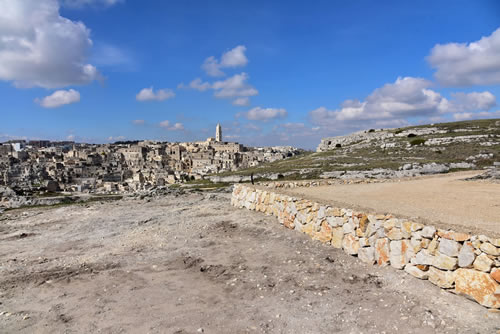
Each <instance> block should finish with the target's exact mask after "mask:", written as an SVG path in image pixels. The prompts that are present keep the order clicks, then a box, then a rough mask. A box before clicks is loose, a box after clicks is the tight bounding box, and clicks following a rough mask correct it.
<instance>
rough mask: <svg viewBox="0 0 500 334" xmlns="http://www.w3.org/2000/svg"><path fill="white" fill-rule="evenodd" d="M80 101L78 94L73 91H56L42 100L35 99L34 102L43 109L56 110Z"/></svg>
mask: <svg viewBox="0 0 500 334" xmlns="http://www.w3.org/2000/svg"><path fill="white" fill-rule="evenodd" d="M79 101H80V93H79V92H77V91H76V90H74V89H70V90H57V91H55V92H54V93H52V94H51V95H49V96H46V97H44V98H43V99H38V98H37V99H35V102H36V103H38V104H39V105H41V106H42V107H44V108H58V107H61V106H63V105H65V104H72V103H76V102H79Z"/></svg>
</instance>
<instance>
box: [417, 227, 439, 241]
mask: <svg viewBox="0 0 500 334" xmlns="http://www.w3.org/2000/svg"><path fill="white" fill-rule="evenodd" d="M420 233H421V234H422V237H424V238H429V239H432V238H434V234H435V233H436V228H435V227H434V226H425V227H424V228H423V229H422V231H421V232H420Z"/></svg>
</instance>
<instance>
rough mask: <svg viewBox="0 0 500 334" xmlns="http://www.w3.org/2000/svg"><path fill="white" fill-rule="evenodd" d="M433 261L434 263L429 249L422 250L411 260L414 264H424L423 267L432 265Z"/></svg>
mask: <svg viewBox="0 0 500 334" xmlns="http://www.w3.org/2000/svg"><path fill="white" fill-rule="evenodd" d="M433 261H434V256H433V255H431V254H430V253H429V251H428V250H427V249H422V250H421V251H420V252H418V253H417V255H416V256H415V257H414V258H413V259H412V260H411V262H412V263H413V264H423V265H432V263H433Z"/></svg>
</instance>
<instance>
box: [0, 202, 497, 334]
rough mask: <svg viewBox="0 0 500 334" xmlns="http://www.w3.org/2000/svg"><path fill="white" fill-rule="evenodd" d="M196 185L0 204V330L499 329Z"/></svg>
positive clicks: (449, 297) (441, 296)
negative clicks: (80, 200)
mask: <svg viewBox="0 0 500 334" xmlns="http://www.w3.org/2000/svg"><path fill="white" fill-rule="evenodd" d="M229 198H230V195H229V194H225V193H217V194H215V193H212V194H210V193H192V194H187V195H182V196H178V197H175V196H166V197H163V198H159V199H148V198H145V199H142V200H139V199H124V200H121V201H116V202H107V203H99V202H95V203H89V204H85V205H73V206H67V207H59V208H34V209H29V210H28V209H23V210H15V211H10V212H7V213H4V214H3V215H1V216H0V332H1V333H200V332H204V333H301V334H302V333H332V332H338V333H403V332H404V333H496V331H498V330H499V329H500V314H499V313H495V312H491V311H489V310H487V309H486V308H484V307H482V306H480V305H478V304H476V303H475V302H473V301H470V300H467V299H465V298H463V297H460V296H456V295H454V294H452V293H448V292H442V291H441V290H440V289H439V288H437V287H435V286H433V285H432V284H430V283H429V282H426V281H420V280H418V279H416V278H413V277H410V276H409V275H406V274H405V273H403V272H401V271H396V270H394V269H392V268H378V267H374V266H367V265H364V264H363V263H362V262H360V261H358V260H357V259H356V258H355V257H351V256H348V255H345V254H344V253H343V252H342V251H341V250H337V249H334V248H332V247H329V246H325V245H323V244H321V243H319V242H315V241H312V240H310V239H309V238H308V237H307V236H305V235H302V234H300V233H297V232H295V231H292V230H288V229H286V228H284V227H282V226H280V225H279V224H278V223H277V220H276V219H275V218H274V217H268V216H265V215H263V214H260V213H257V212H250V211H247V210H241V209H236V208H233V207H231V206H230V205H229Z"/></svg>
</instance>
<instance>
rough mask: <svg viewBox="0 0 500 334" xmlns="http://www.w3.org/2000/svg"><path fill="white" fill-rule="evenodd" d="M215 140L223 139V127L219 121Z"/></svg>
mask: <svg viewBox="0 0 500 334" xmlns="http://www.w3.org/2000/svg"><path fill="white" fill-rule="evenodd" d="M215 141H216V142H221V141H222V127H221V126H220V124H219V123H217V127H216V128H215Z"/></svg>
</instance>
